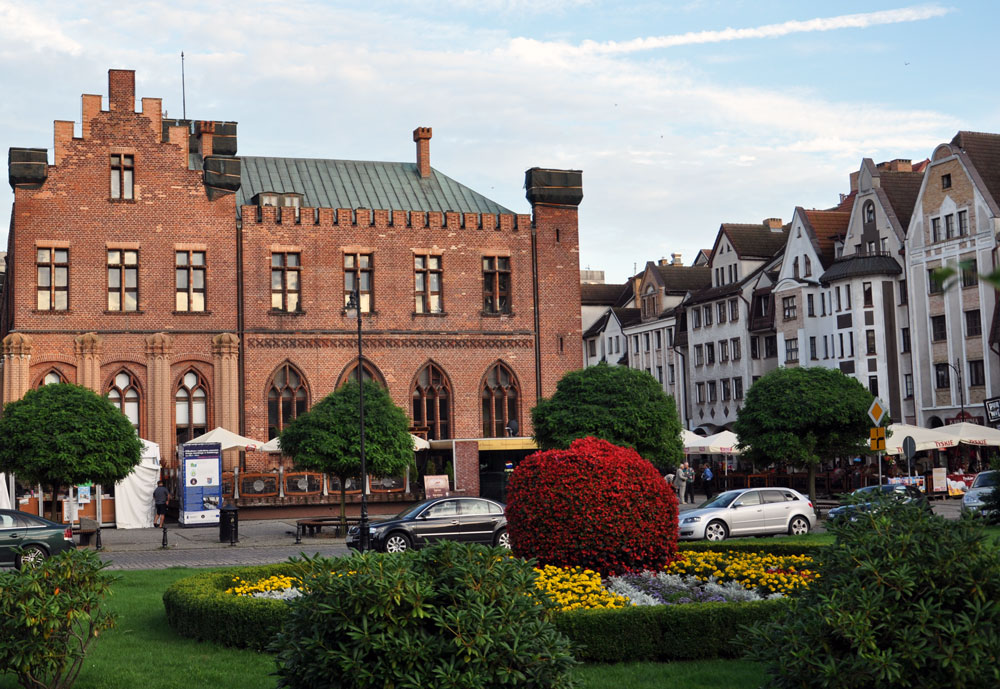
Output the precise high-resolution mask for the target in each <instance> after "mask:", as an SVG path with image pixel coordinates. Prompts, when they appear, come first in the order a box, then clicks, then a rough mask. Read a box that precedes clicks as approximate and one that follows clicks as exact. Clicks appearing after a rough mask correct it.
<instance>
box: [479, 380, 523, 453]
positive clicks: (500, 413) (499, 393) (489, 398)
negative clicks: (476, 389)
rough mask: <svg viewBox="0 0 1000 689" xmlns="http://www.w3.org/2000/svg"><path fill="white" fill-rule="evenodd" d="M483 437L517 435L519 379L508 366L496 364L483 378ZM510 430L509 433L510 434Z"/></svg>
mask: <svg viewBox="0 0 1000 689" xmlns="http://www.w3.org/2000/svg"><path fill="white" fill-rule="evenodd" d="M482 398H483V437H484V438H502V437H504V436H506V435H517V434H518V429H519V423H520V419H519V418H518V417H519V415H520V414H519V401H520V395H519V394H518V385H517V377H516V376H515V375H514V372H513V371H511V370H510V369H509V368H508V367H507V365H506V364H503V363H499V362H498V363H496V364H494V365H493V366H491V367H490V369H489V370H488V371H487V372H486V376H485V377H484V378H483V389H482ZM508 429H509V432H508Z"/></svg>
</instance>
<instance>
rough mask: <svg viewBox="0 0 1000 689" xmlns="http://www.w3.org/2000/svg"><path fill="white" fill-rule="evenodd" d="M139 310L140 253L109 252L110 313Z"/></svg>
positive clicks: (114, 250)
mask: <svg viewBox="0 0 1000 689" xmlns="http://www.w3.org/2000/svg"><path fill="white" fill-rule="evenodd" d="M138 310H139V252H138V251H133V250H122V249H109V250H108V311H138Z"/></svg>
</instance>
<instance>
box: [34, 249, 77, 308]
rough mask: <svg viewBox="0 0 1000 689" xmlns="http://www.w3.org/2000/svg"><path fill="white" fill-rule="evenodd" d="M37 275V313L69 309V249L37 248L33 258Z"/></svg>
mask: <svg viewBox="0 0 1000 689" xmlns="http://www.w3.org/2000/svg"><path fill="white" fill-rule="evenodd" d="M35 262H36V263H35V273H36V275H37V279H38V282H37V285H36V290H37V291H36V298H35V308H37V309H38V310H39V311H66V310H68V309H69V249H43V248H39V249H38V252H37V254H36V257H35Z"/></svg>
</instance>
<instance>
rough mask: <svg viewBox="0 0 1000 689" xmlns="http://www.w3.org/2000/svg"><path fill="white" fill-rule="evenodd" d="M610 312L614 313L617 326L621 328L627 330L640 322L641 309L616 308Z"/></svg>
mask: <svg viewBox="0 0 1000 689" xmlns="http://www.w3.org/2000/svg"><path fill="white" fill-rule="evenodd" d="M611 310H612V311H614V314H615V318H617V319H618V323H619V325H621V327H623V328H627V327H628V326H630V325H637V324H638V323H639V322H640V321H641V320H642V309H626V308H621V307H616V308H613V309H611Z"/></svg>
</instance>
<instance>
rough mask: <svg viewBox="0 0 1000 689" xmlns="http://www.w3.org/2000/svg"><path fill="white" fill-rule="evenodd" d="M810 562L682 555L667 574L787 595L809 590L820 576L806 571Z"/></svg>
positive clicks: (764, 555)
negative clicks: (731, 583) (811, 584)
mask: <svg viewBox="0 0 1000 689" xmlns="http://www.w3.org/2000/svg"><path fill="white" fill-rule="evenodd" d="M812 563H813V559H812V558H811V557H809V556H807V555H772V554H770V553H737V552H734V551H732V550H728V551H726V552H719V551H707V552H681V553H680V557H679V558H678V559H677V560H674V561H673V562H671V563H670V564H669V565H668V566H667V569H666V571H667V572H668V573H670V574H679V575H682V576H685V575H686V576H693V577H696V578H697V579H699V580H700V581H706V582H707V581H709V579H711V578H714V579H716V580H718V581H721V582H736V583H738V584H739V585H740V586H742V587H743V588H745V589H747V590H756V591H757V592H759V593H761V594H762V595H767V594H772V593H780V594H782V595H790V594H793V593H795V592H796V591H799V590H801V589H804V588H808V587H809V582H810V581H812V580H813V579H815V578H817V577H818V576H819V574H817V573H816V572H814V571H813V570H811V569H809V567H810V565H812Z"/></svg>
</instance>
